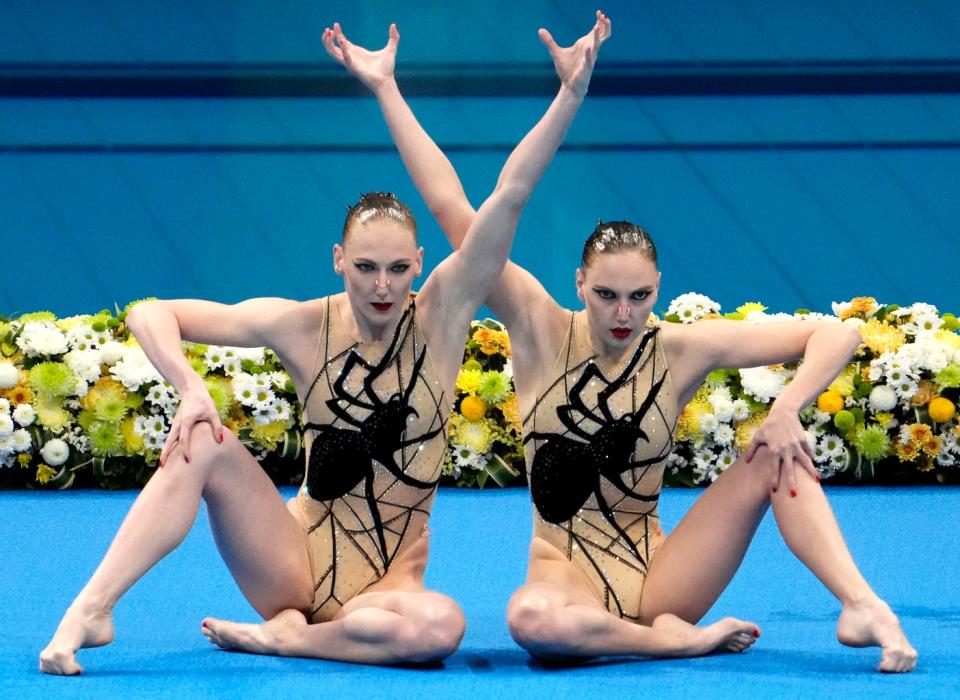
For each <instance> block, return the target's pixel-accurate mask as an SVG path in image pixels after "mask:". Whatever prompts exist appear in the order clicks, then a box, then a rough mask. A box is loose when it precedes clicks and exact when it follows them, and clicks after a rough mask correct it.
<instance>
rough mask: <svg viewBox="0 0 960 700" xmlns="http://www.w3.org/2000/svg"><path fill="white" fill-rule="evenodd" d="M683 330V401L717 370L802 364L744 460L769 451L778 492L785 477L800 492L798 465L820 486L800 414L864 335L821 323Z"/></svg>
mask: <svg viewBox="0 0 960 700" xmlns="http://www.w3.org/2000/svg"><path fill="white" fill-rule="evenodd" d="M678 330H682V331H687V332H685V333H684V336H686V337H685V338H684V340H683V349H684V351H685V356H684V357H683V360H682V365H683V367H684V369H683V370H681V372H682V377H683V386H684V389H683V391H681V396H689V393H688V392H690V391H695V390H696V387H697V386H699V384H700V383H701V382H702V381H703V378H704V377H705V376H706V375H707V374H708V373H709V372H711V371H713V370H714V369H720V368H731V367H738V368H739V367H759V366H762V365H771V364H776V363H781V362H790V361H793V360H797V359H800V358H802V359H803V364H801V365H800V368H799V369H798V370H797V374H796V375H795V376H794V378H793V380H792V381H791V382H790V384H789V385H788V386H787V387H786V388H785V389H784V390H783V392H782V393H781V394H780V396H778V397H777V398H776V400H774V402H773V404H772V405H771V407H770V413H769V414H768V416H767V418H766V420H765V421H764V422H763V424H762V425H761V426H760V427H759V428H758V429H757V431H756V433H754V438H753V442H752V443H751V444H750V447H749V448H748V449H747V452H746V455H745V458H746V460H747V461H748V462H749V461H750V460H751V459H753V456H754V454H755V453H756V451H757V449H759V447H760V446H761V445H766V446H767V448H768V449H769V450H770V451H771V453H773V455H774V457H775V459H774V460H773V463H774V465H773V472H772V473H771V475H770V479H771V488H772V489H774V490H776V489H777V488H778V486H779V484H780V481H781V476H785V477H786V480H787V484H788V486H789V487H790V489H791V492H792V493H795V492H796V488H797V481H796V468H797V464H798V463H799V465H800V466H801V467H803V468H805V469H806V470H807V471H808V472H810V474H811V475H812V476H813V477H814V478H816V479H818V480H819V474H818V472H817V469H816V467H815V466H814V464H813V460H812V455H811V452H810V446H809V444H808V443H807V440H806V434H805V432H804V430H803V427H802V426H801V424H800V419H799V416H798V414H799V412H800V410H801V409H803V408H804V407H805V406H807V405H808V404H810V403H811V402H812V401H813V400H814V399H815V398H816V397H817V395H818V394H819V393H820V392H821V391H823V390H824V388H825V387H826V386H828V385H829V384H830V382H832V381H833V380H834V379H835V378H836V377H837V375H838V374H839V373H840V372H841V371H842V370H843V369H844V367H846V365H847V363H848V362H849V360H850V357H851V355H852V354H853V352H854V351H855V350H856V349H857V346H858V345H859V344H860V334H859V333H858V332H857V331H856V330H855V329H853V328H851V327H850V326H847V325H844V324H840V323H830V322H817V321H788V322H785V323H768V324H760V325H754V324H748V323H743V322H738V321H720V320H710V321H701V322H699V323H695V324H692V325H691V326H689V327H688V328H687V329H678ZM688 367H689V368H690V369H687V368H688ZM781 469H782V473H781Z"/></svg>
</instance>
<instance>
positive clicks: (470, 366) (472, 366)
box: [463, 357, 483, 372]
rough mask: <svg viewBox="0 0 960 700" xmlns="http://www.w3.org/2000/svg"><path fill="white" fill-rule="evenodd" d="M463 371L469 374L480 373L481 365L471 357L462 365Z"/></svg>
mask: <svg viewBox="0 0 960 700" xmlns="http://www.w3.org/2000/svg"><path fill="white" fill-rule="evenodd" d="M463 369H464V370H467V371H470V372H482V371H483V365H481V364H480V363H479V362H478V361H477V360H475V359H474V358H472V357H471V358H470V359H469V360H467V361H466V362H464V363H463Z"/></svg>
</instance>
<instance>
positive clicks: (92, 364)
mask: <svg viewBox="0 0 960 700" xmlns="http://www.w3.org/2000/svg"><path fill="white" fill-rule="evenodd" d="M63 361H64V362H65V363H66V364H67V367H69V368H70V370H71V371H72V372H73V373H74V374H75V375H77V376H78V377H79V378H80V379H82V380H83V381H84V382H86V383H87V384H93V383H94V382H95V381H97V380H98V379H100V364H101V361H102V360H101V357H100V351H99V350H71V351H70V352H68V353H67V354H66V355H64V356H63Z"/></svg>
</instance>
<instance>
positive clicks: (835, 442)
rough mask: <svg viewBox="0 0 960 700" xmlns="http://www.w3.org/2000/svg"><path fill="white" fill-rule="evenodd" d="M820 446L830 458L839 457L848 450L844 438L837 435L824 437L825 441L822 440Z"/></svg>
mask: <svg viewBox="0 0 960 700" xmlns="http://www.w3.org/2000/svg"><path fill="white" fill-rule="evenodd" d="M820 445H822V446H823V450H824V452H826V453H827V455H829V456H830V457H838V456H840V455H842V454H845V453H846V448H845V447H844V445H843V438H841V437H838V436H836V435H829V434H828V435H824V436H823V439H822V440H820Z"/></svg>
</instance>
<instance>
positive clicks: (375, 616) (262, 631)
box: [203, 537, 465, 664]
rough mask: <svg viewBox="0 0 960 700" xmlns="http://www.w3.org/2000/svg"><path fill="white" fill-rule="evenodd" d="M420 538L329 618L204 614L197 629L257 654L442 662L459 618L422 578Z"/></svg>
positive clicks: (459, 634) (455, 641)
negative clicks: (252, 619)
mask: <svg viewBox="0 0 960 700" xmlns="http://www.w3.org/2000/svg"><path fill="white" fill-rule="evenodd" d="M427 542H428V541H427V539H426V537H423V538H421V539H420V540H419V541H418V542H417V543H416V544H414V545H413V546H412V547H411V548H410V549H409V550H407V551H406V552H404V553H403V555H401V556H400V558H399V560H398V561H396V562H394V564H393V565H392V566H391V568H390V570H389V571H388V572H387V575H386V576H384V577H383V578H382V579H380V580H379V581H377V582H376V583H375V584H373V585H372V586H370V587H368V588H367V590H366V591H365V592H363V593H361V594H359V595H357V596H356V597H354V598H352V599H351V600H349V601H348V602H347V603H346V605H344V606H343V607H342V608H340V610H339V611H337V614H336V615H334V617H333V619H332V620H330V621H328V622H320V623H316V624H309V623H308V621H307V618H306V617H305V616H304V614H303V613H302V612H300V611H299V610H285V611H283V612H282V613H280V614H279V615H277V616H276V617H274V618H272V619H270V620H267V621H266V622H263V623H261V624H246V623H238V622H230V621H227V620H218V619H216V618H207V619H206V620H204V621H203V633H204V635H205V636H206V637H207V639H209V640H210V641H211V642H213V643H214V644H216V645H217V646H219V647H221V648H223V649H228V650H231V651H245V652H250V653H256V654H274V655H277V656H305V657H313V658H322V659H334V660H337V661H353V662H361V663H371V664H399V663H413V664H423V663H436V662H439V661H442V660H443V659H445V658H447V657H448V656H450V655H451V654H453V652H454V651H456V650H457V647H458V646H459V645H460V640H461V639H462V638H463V633H464V630H465V622H464V617H463V613H462V612H461V610H460V607H459V606H458V605H457V604H456V603H455V602H454V601H453V599H452V598H450V597H448V596H446V595H443V594H442V593H438V592H437V591H431V590H428V589H427V588H426V587H425V586H424V584H423V572H424V569H425V567H426V563H427V555H428V551H429V546H428V544H427Z"/></svg>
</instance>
